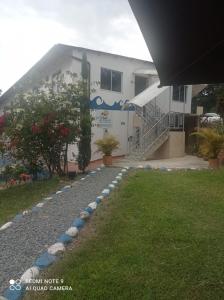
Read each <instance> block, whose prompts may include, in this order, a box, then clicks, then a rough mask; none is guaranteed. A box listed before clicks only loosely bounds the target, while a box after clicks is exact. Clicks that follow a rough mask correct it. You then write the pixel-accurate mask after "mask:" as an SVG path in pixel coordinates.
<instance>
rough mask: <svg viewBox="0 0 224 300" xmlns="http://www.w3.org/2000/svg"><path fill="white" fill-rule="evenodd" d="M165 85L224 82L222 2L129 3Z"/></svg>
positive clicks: (142, 0) (135, 0) (161, 0)
mask: <svg viewBox="0 0 224 300" xmlns="http://www.w3.org/2000/svg"><path fill="white" fill-rule="evenodd" d="M129 3H130V5H131V8H132V10H133V12H134V15H135V17H136V19H137V21H138V24H139V26H140V29H141V31H142V33H143V36H144V38H145V41H146V44H147V46H148V49H149V51H150V54H151V56H152V58H153V61H154V63H155V66H156V69H157V71H158V74H159V78H160V83H161V85H162V86H164V85H175V84H177V85H189V84H203V83H207V84H209V83H220V82H224V72H223V70H224V31H223V19H224V10H223V3H222V1H212V0H197V1H195V0H187V1H186V0H185V1H180V0H173V1H164V0H129Z"/></svg>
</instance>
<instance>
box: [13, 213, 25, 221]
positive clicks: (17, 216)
mask: <svg viewBox="0 0 224 300" xmlns="http://www.w3.org/2000/svg"><path fill="white" fill-rule="evenodd" d="M22 218H23V214H17V215H16V216H15V217H14V218H13V221H20V220H21V219H22Z"/></svg>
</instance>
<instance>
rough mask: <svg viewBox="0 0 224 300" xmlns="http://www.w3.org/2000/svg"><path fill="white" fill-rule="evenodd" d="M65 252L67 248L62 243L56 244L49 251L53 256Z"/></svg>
mask: <svg viewBox="0 0 224 300" xmlns="http://www.w3.org/2000/svg"><path fill="white" fill-rule="evenodd" d="M64 251H65V246H64V244H63V243H62V242H58V243H55V244H53V245H51V246H50V247H49V248H48V249H47V252H48V253H49V254H52V255H56V254H57V253H58V252H64Z"/></svg>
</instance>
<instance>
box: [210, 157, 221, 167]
mask: <svg viewBox="0 0 224 300" xmlns="http://www.w3.org/2000/svg"><path fill="white" fill-rule="evenodd" d="M208 163H209V167H210V168H212V169H218V167H219V160H218V158H210V159H209V160H208Z"/></svg>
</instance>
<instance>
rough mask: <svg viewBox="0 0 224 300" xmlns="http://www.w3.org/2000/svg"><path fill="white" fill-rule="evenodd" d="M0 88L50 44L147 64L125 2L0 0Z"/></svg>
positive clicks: (36, 58)
mask: <svg viewBox="0 0 224 300" xmlns="http://www.w3.org/2000/svg"><path fill="white" fill-rule="evenodd" d="M0 37H1V38H0V89H2V90H3V92H4V91H6V90H7V89H8V88H9V87H10V86H11V85H13V84H14V82H15V81H17V80H18V79H19V78H20V77H21V76H22V75H23V74H24V73H25V72H26V71H27V70H28V69H29V68H30V67H32V65H33V64H35V63H36V61H37V60H39V59H40V58H41V57H42V56H43V55H44V54H45V53H46V52H47V51H48V50H49V49H50V48H51V47H52V46H53V45H54V44H58V43H64V44H69V45H74V46H81V47H87V48H90V49H96V50H101V51H106V52H112V53H116V54H122V55H127V56H131V57H136V58H141V59H146V60H151V57H150V54H149V52H148V49H147V47H146V44H145V41H144V39H143V37H142V34H141V32H140V29H139V28H138V25H137V22H136V20H135V17H134V15H133V13H132V11H131V8H130V6H129V4H128V1H127V0H47V1H46V0H1V1H0Z"/></svg>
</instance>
